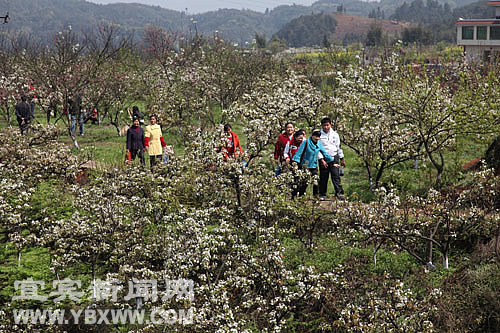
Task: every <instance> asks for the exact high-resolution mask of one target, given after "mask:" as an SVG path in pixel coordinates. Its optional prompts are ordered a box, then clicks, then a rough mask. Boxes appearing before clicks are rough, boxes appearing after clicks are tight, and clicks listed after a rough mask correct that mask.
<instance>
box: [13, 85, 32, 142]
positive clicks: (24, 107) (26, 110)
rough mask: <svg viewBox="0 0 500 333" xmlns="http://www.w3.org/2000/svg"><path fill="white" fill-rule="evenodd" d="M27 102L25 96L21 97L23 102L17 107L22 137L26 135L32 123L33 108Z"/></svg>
mask: <svg viewBox="0 0 500 333" xmlns="http://www.w3.org/2000/svg"><path fill="white" fill-rule="evenodd" d="M26 100H27V99H26V96H24V95H23V96H21V101H20V102H19V103H18V104H17V105H16V118H17V123H18V124H19V129H20V130H21V135H24V134H25V133H26V131H27V130H28V126H29V124H30V122H31V108H30V106H29V104H28V103H27V102H26Z"/></svg>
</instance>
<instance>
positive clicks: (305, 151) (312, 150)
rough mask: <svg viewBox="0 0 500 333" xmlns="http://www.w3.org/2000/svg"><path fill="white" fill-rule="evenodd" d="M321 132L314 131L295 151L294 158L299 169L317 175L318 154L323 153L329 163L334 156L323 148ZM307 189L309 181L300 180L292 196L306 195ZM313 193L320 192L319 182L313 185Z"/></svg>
mask: <svg viewBox="0 0 500 333" xmlns="http://www.w3.org/2000/svg"><path fill="white" fill-rule="evenodd" d="M320 137H321V132H320V131H313V132H312V134H311V137H310V138H309V139H307V140H305V141H304V142H302V144H301V145H300V147H299V149H298V150H297V152H296V153H295V155H294V156H293V158H292V162H295V163H297V164H298V168H299V169H306V170H307V171H309V173H310V174H311V176H316V175H317V174H318V154H319V152H321V154H323V158H322V159H325V161H326V162H327V163H330V162H332V161H333V158H332V157H331V156H330V155H328V153H327V152H326V151H325V148H323V145H322V144H321V141H320ZM306 189H307V181H305V182H299V183H298V184H296V187H295V189H294V190H293V191H292V197H295V196H296V195H297V194H298V195H299V196H301V195H304V193H306ZM313 194H314V195H318V194H319V187H318V185H317V184H314V185H313Z"/></svg>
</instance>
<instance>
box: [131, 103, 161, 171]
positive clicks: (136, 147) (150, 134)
mask: <svg viewBox="0 0 500 333" xmlns="http://www.w3.org/2000/svg"><path fill="white" fill-rule="evenodd" d="M133 111H134V113H133V115H132V117H133V118H132V119H133V123H132V126H131V127H130V128H129V129H128V130H127V160H129V161H132V160H135V158H136V157H139V159H140V160H141V164H142V165H145V160H144V152H145V151H146V152H147V153H148V155H149V162H150V167H151V169H153V167H154V166H155V165H156V164H157V163H158V162H159V161H161V160H162V157H163V154H164V151H163V150H164V149H166V147H167V143H166V142H165V139H163V134H162V132H161V126H160V125H158V116H157V115H155V114H153V115H151V116H150V117H149V125H148V126H146V129H145V130H144V129H143V128H142V127H141V121H142V123H144V120H143V119H142V114H141V113H140V112H139V108H138V107H137V106H134V107H133Z"/></svg>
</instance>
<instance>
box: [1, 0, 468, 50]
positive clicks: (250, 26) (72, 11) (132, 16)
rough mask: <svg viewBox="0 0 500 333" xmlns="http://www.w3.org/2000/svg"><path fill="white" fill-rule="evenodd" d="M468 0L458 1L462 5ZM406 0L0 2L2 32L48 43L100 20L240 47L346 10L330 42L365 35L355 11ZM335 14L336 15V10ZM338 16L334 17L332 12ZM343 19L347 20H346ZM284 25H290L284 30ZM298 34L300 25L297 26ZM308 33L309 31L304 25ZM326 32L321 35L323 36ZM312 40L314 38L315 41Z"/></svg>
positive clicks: (391, 7)
mask: <svg viewBox="0 0 500 333" xmlns="http://www.w3.org/2000/svg"><path fill="white" fill-rule="evenodd" d="M467 1H468V0H464V1H461V3H463V4H465V3H466V2H467ZM404 3H405V2H404V0H382V1H381V2H363V1H359V0H353V1H349V2H345V3H344V2H343V0H320V1H316V2H314V3H313V4H312V5H311V6H301V5H295V4H293V5H280V6H278V7H276V8H274V9H272V10H270V11H266V12H265V13H261V12H256V11H252V10H237V9H221V10H218V11H212V12H207V13H203V14H197V15H187V14H186V13H184V12H179V11H174V10H169V9H165V8H161V7H158V6H147V5H140V4H134V3H119V4H110V5H98V4H94V3H90V2H88V1H86V0H36V1H35V0H15V1H12V0H0V13H2V12H9V15H10V17H11V21H10V23H9V24H6V25H1V26H0V33H8V34H18V33H26V34H32V35H33V37H35V38H36V39H39V40H41V41H48V40H51V39H52V38H53V36H54V35H55V34H56V33H57V32H58V31H61V30H62V29H66V28H67V27H68V26H70V25H71V26H72V27H73V29H74V30H76V31H80V30H81V29H82V28H86V27H89V26H95V25H96V24H98V23H100V22H107V23H113V24H115V25H117V26H118V27H120V29H121V31H123V32H130V33H133V34H134V36H136V37H137V38H140V37H141V36H142V32H143V30H144V28H145V27H146V25H148V24H150V25H155V26H158V27H161V28H163V29H165V30H167V31H182V32H184V33H185V34H189V33H194V32H198V33H201V34H204V35H208V36H211V35H213V34H214V33H215V32H216V31H217V32H218V33H219V34H220V35H222V36H224V38H225V39H228V40H231V41H234V42H237V43H240V44H242V45H244V44H245V43H247V42H251V41H252V40H253V39H254V38H255V35H256V33H258V34H260V35H263V36H266V37H267V38H268V39H270V38H271V37H272V36H273V35H275V34H277V33H278V31H280V29H282V28H283V27H284V26H285V25H287V24H289V23H290V22H291V21H292V20H294V19H297V18H299V17H301V16H308V15H320V14H331V13H337V12H339V13H344V14H345V15H348V16H346V17H342V16H340V17H339V19H340V20H341V21H343V22H345V25H346V26H347V28H345V30H344V29H343V28H342V27H341V28H340V30H339V31H337V32H336V33H335V35H334V36H332V38H333V40H336V41H340V40H347V41H348V40H356V39H358V40H359V34H365V33H366V30H367V29H366V24H368V25H369V24H370V23H366V22H371V21H366V20H364V19H362V18H360V19H359V20H360V24H361V26H357V25H356V23H353V24H352V29H351V28H349V26H350V22H348V20H352V21H353V22H356V20H357V19H356V18H354V17H355V16H354V15H358V16H368V15H369V14H370V13H374V12H377V13H380V16H379V17H378V18H381V19H383V18H389V17H390V16H391V15H392V14H393V13H394V12H395V10H396V9H397V8H398V6H402V5H403V4H404ZM446 3H451V4H450V8H454V7H456V2H454V1H452V0H449V1H446ZM335 15H337V14H335ZM334 17H337V16H334ZM346 20H347V21H346ZM447 25H448V26H449V27H447V28H449V29H454V25H453V23H447ZM384 27H386V28H387V31H393V30H396V31H400V28H401V27H399V26H397V25H396V26H395V27H393V26H392V25H391V24H390V23H384ZM287 29H288V28H287ZM294 30H298V31H299V32H300V30H301V29H299V28H297V27H295V28H294ZM306 30H307V31H310V30H311V29H309V28H308V29H306ZM323 35H324V34H321V37H323ZM314 43H316V42H314Z"/></svg>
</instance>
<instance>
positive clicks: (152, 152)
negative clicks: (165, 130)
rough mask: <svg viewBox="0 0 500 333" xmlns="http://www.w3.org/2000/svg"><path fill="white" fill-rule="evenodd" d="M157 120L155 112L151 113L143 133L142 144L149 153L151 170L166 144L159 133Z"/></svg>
mask: <svg viewBox="0 0 500 333" xmlns="http://www.w3.org/2000/svg"><path fill="white" fill-rule="evenodd" d="M157 121H158V117H157V116H156V115H155V114H153V115H151V116H150V117H149V123H150V125H149V126H146V133H145V134H144V145H145V147H146V151H147V152H148V155H149V163H150V165H151V170H153V166H154V165H155V164H156V160H159V161H161V158H162V155H163V149H162V147H166V146H167V144H166V143H165V140H164V139H163V135H162V133H161V127H160V125H158V124H157V123H156V122H157Z"/></svg>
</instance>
